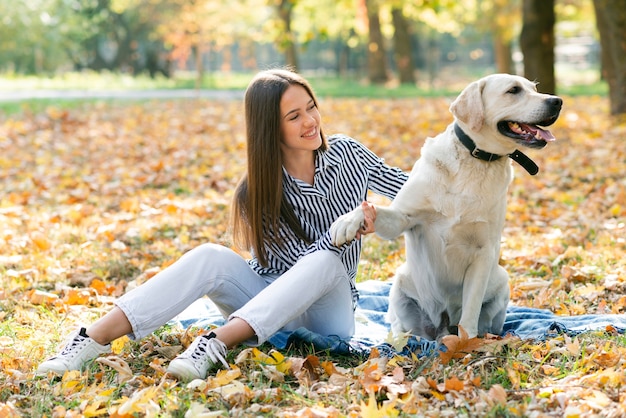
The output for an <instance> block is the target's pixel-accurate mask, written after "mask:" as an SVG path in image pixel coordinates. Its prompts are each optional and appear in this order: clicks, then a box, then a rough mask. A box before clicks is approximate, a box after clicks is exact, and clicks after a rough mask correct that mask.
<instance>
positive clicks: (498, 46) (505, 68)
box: [493, 36, 515, 74]
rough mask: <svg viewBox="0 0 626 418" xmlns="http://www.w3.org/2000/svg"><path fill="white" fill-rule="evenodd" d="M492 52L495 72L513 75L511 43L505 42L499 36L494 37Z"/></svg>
mask: <svg viewBox="0 0 626 418" xmlns="http://www.w3.org/2000/svg"><path fill="white" fill-rule="evenodd" d="M493 51H494V54H495V62H496V71H498V72H499V73H506V74H515V70H514V69H513V54H512V51H511V43H510V42H506V41H505V40H504V39H502V38H501V37H499V36H495V37H494V39H493Z"/></svg>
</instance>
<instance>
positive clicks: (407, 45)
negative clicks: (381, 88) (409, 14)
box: [391, 7, 415, 84]
mask: <svg viewBox="0 0 626 418" xmlns="http://www.w3.org/2000/svg"><path fill="white" fill-rule="evenodd" d="M391 18H392V21H393V27H394V32H393V46H394V54H393V56H394V61H395V62H396V66H397V68H398V77H399V79H400V83H402V84H415V65H414V63H413V57H412V56H411V53H412V50H413V48H412V47H411V32H410V30H409V24H408V22H407V19H406V18H405V17H404V12H403V11H402V8H401V7H393V8H392V9H391Z"/></svg>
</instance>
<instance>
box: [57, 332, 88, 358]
mask: <svg viewBox="0 0 626 418" xmlns="http://www.w3.org/2000/svg"><path fill="white" fill-rule="evenodd" d="M85 339H86V337H83V336H82V335H80V334H76V336H75V337H74V338H72V340H71V341H70V342H69V343H68V344H67V345H66V346H65V347H64V348H63V350H62V351H61V354H60V355H62V356H73V355H74V354H75V351H74V350H75V349H76V348H77V347H78V346H80V345H81V344H82V343H83V342H84V341H85Z"/></svg>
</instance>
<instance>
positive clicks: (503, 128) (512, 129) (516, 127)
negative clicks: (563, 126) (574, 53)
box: [498, 118, 556, 148]
mask: <svg viewBox="0 0 626 418" xmlns="http://www.w3.org/2000/svg"><path fill="white" fill-rule="evenodd" d="M555 120H556V118H552V119H548V120H545V121H542V122H540V123H538V124H536V125H534V124H530V123H523V122H515V121H502V122H499V123H498V130H499V131H500V133H501V134H503V135H506V136H508V137H509V138H513V139H514V140H515V142H517V143H518V144H521V145H524V146H526V147H530V148H543V147H545V146H546V144H547V143H548V142H551V141H554V140H555V138H554V135H552V133H551V132H550V131H548V130H547V129H544V128H541V127H540V125H541V126H549V125H552V124H553V123H554V122H555Z"/></svg>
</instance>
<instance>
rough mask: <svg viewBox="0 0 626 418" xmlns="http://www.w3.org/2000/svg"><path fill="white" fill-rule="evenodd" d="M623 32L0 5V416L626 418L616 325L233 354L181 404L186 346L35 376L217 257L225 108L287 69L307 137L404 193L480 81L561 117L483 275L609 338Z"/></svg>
mask: <svg viewBox="0 0 626 418" xmlns="http://www.w3.org/2000/svg"><path fill="white" fill-rule="evenodd" d="M625 16H626V7H624V1H623V0H620V1H617V0H612V1H605V0H595V1H591V0H575V1H565V0H557V1H544V0H533V1H530V0H524V1H521V0H520V1H501V0H483V1H478V0H476V1H445V0H438V1H379V2H375V1H370V0H359V1H353V0H350V1H348V0H340V1H326V0H321V1H312V0H293V1H287V0H283V1H279V0H277V1H266V0H250V1H230V2H229V1H218V0H211V1H209V0H193V1H182V0H180V1H176V0H168V1H166V0H17V1H2V2H0V184H1V186H0V278H1V281H2V287H1V288H0V366H1V370H2V373H0V416H3V417H4V416H7V417H21V416H23V417H43V416H46V417H94V416H102V417H104V416H113V417H131V416H180V417H183V416H185V417H207V416H288V417H290V416H294V417H295V416H307V417H314V416H315V417H343V416H351V417H356V416H362V417H389V416H416V415H417V416H492V417H500V416H531V417H535V416H536V417H541V416H565V417H578V416H594V417H595V416H609V417H610V416H616V417H618V416H623V415H624V414H626V395H624V393H623V387H624V385H626V375H625V374H624V367H625V366H626V338H625V337H624V333H623V329H619V328H616V327H613V326H610V325H608V326H606V327H602V328H601V329H596V330H594V331H592V332H586V333H582V334H577V333H558V332H555V333H553V334H549V335H546V336H545V338H539V339H531V340H522V339H519V338H515V337H506V338H502V337H489V338H485V339H472V340H467V339H465V340H464V339H463V338H458V337H456V339H448V340H446V341H445V344H444V345H445V346H446V348H447V351H446V353H447V354H446V355H445V356H440V355H434V356H421V354H422V353H414V354H415V355H414V356H399V357H394V358H391V359H389V358H386V357H385V356H381V355H378V353H376V352H375V351H374V352H372V353H371V354H370V355H369V356H365V357H363V356H358V355H354V356H350V357H343V356H338V355H336V354H333V353H329V352H327V351H325V350H319V349H316V348H315V347H312V346H308V345H305V346H294V347H290V348H288V349H287V350H281V352H279V353H276V352H273V351H272V349H273V347H271V346H269V345H265V346H262V347H260V348H259V350H251V349H248V348H245V347H241V348H240V349H238V350H234V351H233V352H231V353H230V354H229V361H230V362H231V363H232V364H233V369H232V370H230V371H224V372H223V373H218V374H217V375H215V376H210V377H209V378H207V379H206V380H205V381H202V382H194V383H192V384H190V385H183V384H180V383H178V382H176V381H175V380H173V379H170V378H169V377H168V376H166V375H165V373H164V368H165V366H166V365H167V361H168V359H169V358H172V357H173V356H175V355H176V353H177V352H179V351H180V350H181V349H182V347H183V346H186V345H187V344H189V342H190V341H191V340H192V339H193V336H194V333H195V332H196V331H194V330H189V331H187V332H185V331H184V330H181V329H179V328H175V327H164V328H163V329H161V330H159V331H158V332H157V333H155V334H154V335H153V336H151V337H149V338H146V339H145V340H143V341H141V342H133V341H130V340H128V339H124V338H123V339H120V340H118V341H117V342H116V344H115V345H114V354H113V355H111V356H107V357H104V358H101V359H100V360H99V361H97V362H94V363H93V364H92V365H91V366H90V367H89V368H88V369H87V370H85V371H83V372H73V373H67V374H66V375H64V376H63V377H57V378H54V377H52V376H49V378H48V377H46V378H41V377H36V376H34V374H33V370H34V369H35V368H36V367H37V365H38V364H39V362H41V361H42V360H43V359H45V358H46V357H48V356H49V355H51V354H53V353H54V352H55V351H56V347H57V346H58V345H59V344H60V343H62V341H63V339H64V338H65V336H66V335H67V334H68V333H69V332H70V331H72V330H73V329H74V328H75V327H76V326H77V325H78V324H84V323H89V322H91V321H92V320H93V319H95V318H97V317H99V316H100V315H101V314H102V313H103V312H105V311H107V310H108V309H109V308H110V307H111V303H112V300H113V299H114V298H116V297H117V296H119V295H120V294H121V293H123V292H125V291H127V290H128V289H131V288H132V287H133V286H136V285H138V284H140V283H141V282H143V281H145V280H149V278H150V277H152V276H153V275H154V274H156V273H157V272H158V271H160V270H161V269H163V268H165V267H166V266H168V265H169V264H170V263H172V262H173V261H174V260H176V259H177V258H178V257H180V256H181V255H182V254H183V253H184V252H186V251H188V250H189V249H191V248H193V247H195V246H197V245H199V244H201V243H204V242H208V241H210V242H217V243H221V244H224V245H230V235H229V231H228V208H229V200H230V197H231V196H232V190H233V188H234V186H235V184H236V182H237V181H238V180H239V177H240V176H241V173H242V172H243V170H244V167H245V133H244V127H243V113H242V112H243V107H242V103H241V98H242V93H243V89H245V86H246V85H247V83H248V82H249V80H250V78H251V77H252V75H253V74H254V73H255V72H256V71H257V70H259V69H263V68H268V67H273V66H283V65H289V66H291V67H293V68H295V69H296V70H298V71H300V72H302V73H303V74H304V75H306V76H307V77H308V78H309V79H310V80H311V81H312V83H313V86H314V88H315V90H316V91H317V92H318V94H319V96H320V109H321V112H322V116H323V121H324V126H325V130H326V132H344V133H347V134H349V135H350V136H353V137H354V138H356V139H358V140H359V141H361V142H363V143H364V144H365V145H366V146H368V147H369V148H371V149H372V150H373V151H375V152H376V153H377V154H378V155H380V156H383V157H385V159H386V160H387V162H389V163H390V164H392V165H396V166H399V167H402V168H403V169H406V170H409V169H410V168H411V166H412V164H413V162H414V161H415V159H416V158H418V157H419V152H420V147H421V145H422V144H423V141H424V140H425V139H426V137H428V136H434V135H436V134H437V133H439V132H441V131H443V130H444V129H445V127H446V126H447V125H448V124H449V123H450V122H451V121H452V118H451V115H450V114H449V112H448V106H449V104H450V102H451V101H452V100H453V98H454V97H455V96H456V94H458V92H459V91H460V90H461V89H462V88H463V87H464V86H465V85H466V84H467V83H468V82H470V81H473V80H475V79H477V78H478V77H481V76H483V75H486V74H489V73H492V72H510V73H517V74H520V75H525V76H527V77H528V78H530V79H532V80H536V81H538V82H539V84H538V88H539V89H540V90H542V91H546V92H556V93H557V94H559V95H562V96H563V98H564V108H563V111H562V115H561V118H560V119H559V121H558V122H557V123H556V124H555V125H554V126H553V127H551V130H552V132H553V133H554V134H555V136H556V137H557V141H556V142H554V143H551V144H549V146H548V147H546V148H545V149H543V150H540V151H538V150H533V151H529V152H528V155H529V156H530V157H531V158H532V159H533V160H534V161H535V162H536V163H537V164H538V165H539V167H540V172H539V174H538V175H537V176H530V175H528V174H527V173H525V172H524V171H523V170H522V169H521V168H520V167H518V166H515V167H514V168H515V173H516V175H515V179H514V181H513V183H512V184H511V187H510V192H509V202H508V212H507V221H506V227H505V230H504V232H503V242H502V256H501V260H500V262H501V264H502V265H503V266H504V267H505V268H506V269H507V271H508V272H509V274H510V275H511V295H512V303H513V304H514V305H517V306H522V307H529V308H533V309H545V310H547V311H548V312H551V313H554V314H556V315H559V316H570V317H571V316H574V317H576V316H581V315H584V314H592V315H619V316H620V317H623V315H624V312H625V311H626V273H625V271H626V265H625V263H626V261H625V260H626V241H625V238H624V237H625V235H626V180H625V175H624V174H625V173H626V151H625V145H624V136H625V134H626V123H625V120H624V117H623V114H624V112H625V108H624V103H625V102H624V100H626V94H625V92H624V85H625V83H624V77H626V70H625V69H624V65H625V62H626V50H624V48H626V41H625V40H626V35H625V33H624V31H625V30H626V22H625ZM365 239H366V240H367V241H366V243H365V245H364V252H363V260H362V263H361V264H360V268H359V276H358V280H359V281H360V282H365V281H368V280H382V281H384V280H388V279H390V278H391V277H392V276H393V272H394V270H395V268H396V267H397V266H398V265H399V264H400V263H401V262H402V259H403V251H404V249H403V245H402V240H401V239H399V240H394V241H384V240H381V239H379V238H377V237H375V236H368V237H366V238H365ZM388 342H389V344H392V345H401V343H402V339H393V338H391V337H390V339H389V341H388ZM270 354H271V357H270V356H269V355H270Z"/></svg>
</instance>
